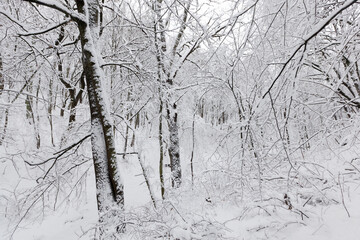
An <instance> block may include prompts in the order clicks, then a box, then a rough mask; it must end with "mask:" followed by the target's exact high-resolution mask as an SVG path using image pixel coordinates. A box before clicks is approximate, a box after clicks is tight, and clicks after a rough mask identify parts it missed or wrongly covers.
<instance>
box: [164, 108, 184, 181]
mask: <svg viewBox="0 0 360 240" xmlns="http://www.w3.org/2000/svg"><path fill="white" fill-rule="evenodd" d="M176 107H177V106H176V103H174V104H173V105H170V106H169V105H168V104H167V109H166V110H167V122H168V128H169V135H170V143H169V157H170V166H171V185H172V187H175V188H178V187H180V185H181V165H180V141H179V127H178V118H177V112H176Z"/></svg>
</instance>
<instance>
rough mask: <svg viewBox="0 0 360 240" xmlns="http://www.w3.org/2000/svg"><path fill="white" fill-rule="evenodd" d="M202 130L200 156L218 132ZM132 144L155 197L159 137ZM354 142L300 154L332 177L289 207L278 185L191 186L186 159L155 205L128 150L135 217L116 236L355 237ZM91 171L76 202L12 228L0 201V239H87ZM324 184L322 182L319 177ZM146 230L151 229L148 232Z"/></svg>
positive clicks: (125, 163) (359, 217)
mask: <svg viewBox="0 0 360 240" xmlns="http://www.w3.org/2000/svg"><path fill="white" fill-rule="evenodd" d="M14 128H18V129H24V128H22V127H21V125H20V126H16V125H15V126H13V129H14ZM202 130H203V131H206V132H207V134H208V136H206V137H207V140H206V141H202V142H201V141H198V142H197V152H196V155H197V158H198V159H206V156H209V155H211V154H212V153H213V151H214V150H213V148H211V147H209V146H214V144H216V141H215V140H214V139H216V137H213V136H215V132H216V131H215V130H214V131H212V130H211V129H210V128H208V127H207V126H203V129H201V128H200V129H198V131H199V132H200V135H201V131H202ZM21 134H22V136H23V138H26V136H27V134H31V133H26V132H23V133H21ZM187 134H188V133H187V132H184V133H182V138H183V139H188V138H189V135H187ZM212 137H213V138H212ZM24 142H26V141H25V140H24ZM137 144H138V145H139V146H142V149H141V150H142V156H143V161H144V163H145V165H146V166H147V167H148V168H147V170H148V174H149V176H150V181H151V185H152V188H153V191H154V192H155V193H156V198H157V199H160V189H159V180H158V171H157V169H158V167H157V166H158V165H157V161H158V155H157V154H158V146H157V139H156V137H153V136H151V134H148V136H146V134H144V135H143V136H142V138H139V139H138V140H137ZM24 147H26V145H25V146H24ZM190 148H191V142H189V141H183V149H182V156H183V158H184V159H189V156H190V150H189V149H190ZM354 149H355V150H354ZM356 149H357V148H356V147H355V146H353V147H352V148H349V149H346V148H339V149H335V150H334V151H327V150H324V151H323V152H321V151H314V152H313V153H309V154H308V155H307V156H305V160H307V161H309V162H313V163H319V164H321V165H322V166H325V167H326V171H325V170H324V173H322V174H323V175H324V179H325V178H326V177H325V175H326V174H327V175H329V174H328V172H331V174H330V175H331V176H330V175H329V176H328V178H329V179H330V178H332V181H333V185H332V186H331V188H329V192H327V197H328V198H329V201H328V202H323V201H320V200H319V199H320V198H317V196H319V195H321V193H319V192H316V191H315V192H311V191H310V192H306V189H303V190H301V189H300V190H301V191H302V192H301V191H300V190H299V192H296V191H298V190H296V191H295V192H291V195H290V197H291V199H290V200H291V202H292V205H293V209H292V210H289V209H288V207H287V206H286V205H284V202H283V192H276V190H274V191H273V192H272V193H271V194H272V198H268V199H262V201H259V200H254V199H251V198H248V199H243V201H240V200H239V201H233V200H231V201H230V200H229V199H226V198H222V197H221V189H220V190H219V191H218V192H217V193H216V191H215V190H214V189H212V191H213V192H210V193H209V192H207V191H208V190H209V189H207V188H206V187H205V184H204V183H203V185H201V184H200V185H199V186H196V187H194V188H193V190H191V189H192V188H191V187H189V186H190V181H189V179H190V178H189V164H188V163H187V162H186V161H184V162H183V166H182V167H183V171H184V176H187V177H186V178H185V181H184V186H183V188H182V189H180V190H178V191H177V192H169V193H168V194H169V196H170V197H169V201H165V202H164V203H160V201H159V205H158V207H159V209H158V210H157V211H154V209H153V207H152V203H151V201H150V196H149V191H148V189H147V187H146V184H145V183H144V177H143V175H142V170H141V168H140V165H139V162H138V159H137V157H136V156H129V157H128V158H127V159H126V160H123V159H122V158H121V157H120V158H119V161H120V162H121V165H122V169H123V174H124V179H125V198H126V202H125V204H126V211H127V214H128V215H127V216H128V220H129V222H133V223H132V224H129V227H128V233H127V234H126V235H123V236H122V239H145V238H146V239H154V236H155V235H154V233H156V231H157V228H159V229H160V228H161V229H166V231H168V232H169V233H170V234H171V236H172V238H175V237H177V238H179V239H219V238H221V239H244V240H252V239H274V240H275V239H291V240H303V239H309V240H339V239H346V240H358V239H359V236H360V227H359V226H360V204H359V203H360V171H359V169H360V160H356V161H354V162H352V165H351V164H350V160H351V159H355V158H356V156H358V153H357V151H356ZM7 151H12V148H11V147H8V148H7ZM305 160H303V161H305ZM4 163H5V162H4ZM154 166H155V167H154ZM202 166H203V162H201V161H196V162H195V172H196V173H197V174H198V175H199V174H200V173H201V172H202V171H204V170H205V169H202ZM1 167H2V168H1V175H0V176H1V179H0V180H1V189H0V193H1V194H0V203H1V204H2V205H3V206H5V202H6V201H7V199H5V196H9V192H8V189H11V188H13V187H14V186H15V185H16V184H17V182H18V180H19V179H18V175H17V173H16V171H15V170H14V169H12V168H11V164H8V162H7V164H2V165H1ZM167 171H169V170H167ZM305 173H306V172H304V174H305ZM93 174H94V173H93V171H92V169H90V170H89V172H88V177H87V180H86V190H85V191H83V193H84V194H83V195H82V197H81V198H79V200H78V202H76V201H74V202H69V203H67V204H63V205H61V206H60V207H57V210H56V212H53V211H51V210H50V211H48V212H44V214H43V215H42V217H41V218H36V220H33V221H32V220H30V221H29V220H26V219H24V221H22V222H21V224H19V227H18V228H17V231H16V232H15V233H13V232H12V230H13V229H14V226H16V225H17V223H18V221H19V219H17V220H11V221H10V222H9V219H16V218H11V217H10V218H9V216H6V215H5V213H6V214H9V211H7V209H5V208H4V207H3V206H1V208H0V210H1V215H0V239H1V240H8V239H10V236H11V234H13V235H12V237H13V239H14V240H48V239H52V240H64V239H66V240H77V239H92V237H93V236H94V226H95V224H96V220H97V211H96V201H95V188H94V186H95V184H94V177H93ZM21 182H22V184H23V187H25V186H26V184H31V181H30V180H27V179H22V180H21ZM32 182H33V181H32ZM200 182H201V181H200ZM339 182H340V185H339ZM32 184H33V183H32ZM167 184H169V182H167ZM324 186H328V185H326V184H325V183H324ZM340 186H341V189H340ZM319 187H320V188H321V187H322V186H319ZM341 190H342V191H343V194H341ZM271 194H270V195H271ZM84 195H86V196H84ZM268 195H269V194H268ZM219 196H220V197H219ZM300 196H305V197H300ZM310 197H311V198H310ZM342 199H343V200H344V203H342ZM6 206H9V205H8V204H7V205H6ZM14 206H15V205H14ZM175 206H176V207H175ZM345 207H346V209H347V211H348V212H349V215H350V217H349V216H348V214H347V211H346V209H345ZM300 211H301V212H303V213H304V214H305V215H306V216H307V217H308V218H307V217H306V216H305V215H302V214H301V212H300ZM155 213H159V214H160V215H161V222H159V223H157V222H155V221H154V220H153V219H152V218H151V217H149V222H148V223H146V221H145V219H141V220H143V221H144V223H141V224H139V222H136V221H139V220H138V219H137V217H144V218H146V216H150V215H151V214H153V215H156V214H155ZM30 219H31V218H30ZM152 221H154V222H152ZM135 222H136V224H138V225H136V224H135ZM140 222H141V221H140ZM146 224H148V225H146ZM145 225H146V226H145ZM151 228H152V229H151ZM149 229H151V230H149ZM141 231H143V232H141ZM147 231H149V235H148V236H147V235H146V233H147ZM140 233H142V235H141V234H140ZM144 236H145V237H144ZM146 236H147V237H146ZM172 238H171V239H172Z"/></svg>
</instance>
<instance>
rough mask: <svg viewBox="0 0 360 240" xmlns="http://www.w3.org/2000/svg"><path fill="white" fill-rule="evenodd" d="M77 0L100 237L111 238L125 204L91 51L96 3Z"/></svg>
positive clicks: (99, 76)
mask: <svg viewBox="0 0 360 240" xmlns="http://www.w3.org/2000/svg"><path fill="white" fill-rule="evenodd" d="M76 3H77V6H78V11H79V12H80V13H83V14H84V15H85V17H86V19H87V21H86V22H78V28H79V31H80V40H81V46H82V52H83V68H84V73H85V77H86V84H87V90H88V97H89V105H90V112H91V128H92V136H91V143H92V154H93V161H94V168H95V177H96V190H97V204H98V211H99V215H100V219H99V221H100V224H101V226H100V232H101V234H100V235H101V236H100V238H102V239H112V238H113V237H112V236H109V232H111V231H113V227H116V228H117V230H118V231H119V230H120V228H121V226H122V223H121V222H122V221H121V217H120V216H119V214H121V213H122V211H123V207H124V185H123V181H122V178H121V175H120V169H119V166H118V163H117V159H116V151H115V143H114V136H113V131H112V125H111V120H110V114H109V110H108V108H107V106H106V102H105V99H104V91H103V89H102V81H104V79H103V75H102V70H101V68H100V65H99V63H98V58H97V54H96V51H95V50H94V49H97V48H96V36H98V31H99V28H98V14H99V3H98V1H96V0H88V1H87V6H85V5H84V2H83V1H81V0H77V1H76ZM85 7H87V8H88V9H85ZM87 22H88V24H87ZM120 225H121V226H120Z"/></svg>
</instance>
